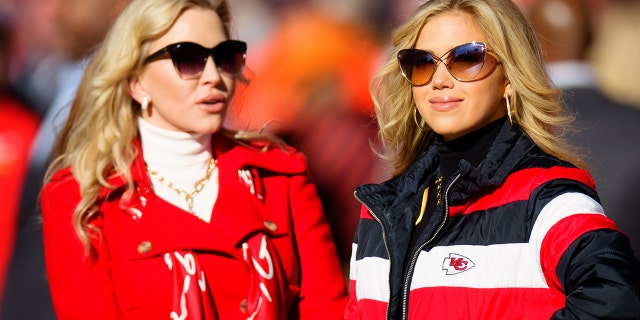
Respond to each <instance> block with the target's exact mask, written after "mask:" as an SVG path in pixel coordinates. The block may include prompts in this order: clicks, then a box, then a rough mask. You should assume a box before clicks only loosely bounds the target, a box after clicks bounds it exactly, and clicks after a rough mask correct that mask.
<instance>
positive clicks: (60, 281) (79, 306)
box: [41, 175, 122, 320]
mask: <svg viewBox="0 0 640 320" xmlns="http://www.w3.org/2000/svg"><path fill="white" fill-rule="evenodd" d="M69 176H70V175H68V176H67V177H69ZM79 201H80V193H79V187H78V184H77V183H76V182H75V181H73V179H70V178H66V179H64V180H58V181H52V182H49V183H48V184H47V185H45V187H44V188H43V191H42V194H41V205H42V218H43V237H44V253H45V264H46V270H47V277H48V281H49V287H50V290H51V299H52V302H53V306H54V310H55V313H56V315H57V317H58V318H59V319H65V320H74V319H78V320H80V319H87V318H91V319H121V318H122V316H121V314H120V312H119V309H118V307H117V303H116V299H115V295H114V290H113V286H112V282H111V279H110V275H109V274H110V271H109V270H110V262H109V258H108V253H107V250H106V248H107V246H106V241H107V239H102V241H101V242H99V243H98V242H96V243H95V245H96V251H97V255H96V257H97V258H95V259H93V260H92V259H90V257H89V256H88V255H87V254H85V248H84V246H83V244H82V242H81V241H80V239H79V237H78V236H77V235H76V232H75V229H74V228H73V223H72V217H73V212H74V209H75V207H76V206H77V204H78V202H79Z"/></svg>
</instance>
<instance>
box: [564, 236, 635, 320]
mask: <svg viewBox="0 0 640 320" xmlns="http://www.w3.org/2000/svg"><path fill="white" fill-rule="evenodd" d="M638 271H640V262H638V260H637V259H636V258H635V256H634V253H633V250H632V249H631V246H630V244H629V239H628V238H627V237H626V236H625V235H624V234H622V233H620V232H619V231H616V230H611V229H600V230H595V231H591V232H588V233H586V234H584V235H582V236H581V237H579V238H578V239H577V240H576V241H574V242H573V243H572V244H571V245H570V246H569V248H568V249H567V250H566V251H565V252H564V253H563V254H562V257H561V258H560V261H559V263H558V266H557V268H556V273H557V275H558V279H559V281H560V283H561V284H562V287H563V289H564V292H565V295H566V306H565V308H563V309H560V310H558V311H557V312H556V313H555V314H554V315H553V317H552V319H581V320H584V319H639V318H640V273H638Z"/></svg>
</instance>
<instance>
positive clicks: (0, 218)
mask: <svg viewBox="0 0 640 320" xmlns="http://www.w3.org/2000/svg"><path fill="white" fill-rule="evenodd" d="M9 23H10V22H9V21H5V20H0V188H1V189H2V192H0V299H1V298H2V296H3V292H4V283H5V277H6V270H7V267H8V265H9V261H10V259H11V255H12V251H13V245H14V241H15V234H16V224H17V221H18V214H19V207H20V193H21V192H22V187H23V183H24V179H25V176H26V173H27V167H28V164H29V158H28V156H29V147H30V145H31V142H32V140H33V138H34V137H35V133H36V130H37V128H38V124H39V121H40V119H39V118H38V116H37V113H36V112H34V111H33V110H31V109H30V108H29V107H28V106H27V105H26V104H24V103H23V102H22V101H20V100H19V99H18V97H17V95H16V94H15V93H14V92H13V91H12V89H11V86H10V83H9V51H10V50H9V48H10V39H11V36H12V28H11V25H10V24H9ZM0 309H2V305H0Z"/></svg>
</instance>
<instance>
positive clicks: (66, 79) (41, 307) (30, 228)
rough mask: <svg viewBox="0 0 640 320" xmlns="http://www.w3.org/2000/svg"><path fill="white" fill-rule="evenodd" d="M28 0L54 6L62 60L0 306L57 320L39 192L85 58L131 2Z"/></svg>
mask: <svg viewBox="0 0 640 320" xmlns="http://www.w3.org/2000/svg"><path fill="white" fill-rule="evenodd" d="M28 1H39V2H41V1H47V6H51V7H50V8H49V9H48V10H51V11H52V12H51V13H50V14H52V15H53V19H54V22H55V23H54V26H55V31H54V32H52V34H53V35H54V36H55V39H52V40H50V41H53V44H52V46H53V47H54V48H55V50H56V52H57V54H59V55H60V56H62V57H63V59H64V60H62V61H61V62H60V63H59V66H58V67H57V73H56V78H55V81H54V83H55V86H56V90H55V94H54V96H53V97H52V98H51V101H50V102H49V104H48V105H47V107H46V108H44V118H43V120H42V122H41V125H40V127H39V129H38V133H37V136H36V138H35V140H34V142H33V143H32V145H31V147H30V148H31V149H30V158H29V169H28V173H27V178H26V181H25V184H24V188H23V190H22V194H21V202H20V216H19V221H18V229H17V237H16V243H15V248H14V250H13V257H12V261H11V265H10V268H9V270H8V277H7V281H6V288H5V295H4V297H3V302H2V306H3V308H2V314H1V317H0V318H2V319H50V318H52V317H53V310H52V306H51V301H50V296H49V290H48V286H47V281H46V277H45V269H44V257H43V245H42V233H41V227H40V222H39V215H40V212H39V210H38V208H37V203H38V193H39V191H40V188H41V187H42V183H43V177H44V173H45V170H46V168H47V166H48V165H49V160H50V152H51V149H52V147H53V144H54V141H55V139H56V137H57V136H58V134H59V133H60V130H61V129H62V126H63V124H64V122H65V121H66V119H67V115H68V112H69V109H70V107H71V102H72V100H73V97H74V95H75V92H76V89H77V86H78V84H79V82H80V79H81V78H82V75H83V73H84V68H85V65H86V63H87V57H89V56H90V55H91V53H92V51H93V50H94V47H95V46H96V45H97V44H98V43H100V42H101V41H102V39H103V38H104V36H105V34H106V32H107V30H108V28H109V27H110V25H111V23H112V21H113V20H114V19H115V17H116V16H117V15H118V14H119V13H120V11H121V10H122V9H123V8H124V6H125V5H126V4H127V3H129V0H28ZM52 2H53V3H52ZM53 35H52V36H53ZM32 36H33V35H32ZM36 36H37V35H36ZM32 90H35V89H32ZM33 94H34V95H35V94H37V92H34V93H33Z"/></svg>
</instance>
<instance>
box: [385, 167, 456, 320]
mask: <svg viewBox="0 0 640 320" xmlns="http://www.w3.org/2000/svg"><path fill="white" fill-rule="evenodd" d="M460 176H461V174H458V175H457V176H456V177H455V178H454V179H453V181H452V182H451V183H450V184H449V185H448V186H447V189H446V190H445V192H444V208H445V209H444V218H443V219H442V222H441V223H440V225H439V226H438V228H437V229H436V231H435V232H434V233H433V235H432V236H431V238H429V239H428V240H427V241H426V242H425V243H423V244H422V245H420V247H418V250H416V251H414V253H413V256H412V258H411V263H410V264H409V269H408V270H407V274H406V276H405V280H404V287H403V288H402V320H407V318H408V317H409V313H408V310H407V308H408V306H409V286H410V282H411V278H413V276H412V275H413V269H414V268H415V266H416V262H417V261H418V256H419V255H420V252H421V251H422V249H423V248H424V247H426V246H427V245H428V244H429V243H431V242H432V241H433V240H434V239H435V238H436V237H437V236H438V234H440V231H442V229H443V228H444V225H445V224H446V223H447V218H448V217H449V190H451V187H452V186H453V185H454V184H456V182H458V180H459V179H460ZM383 230H384V229H383ZM385 245H386V243H385ZM387 251H389V249H388V248H387ZM389 256H391V255H389ZM387 308H388V304H387ZM387 317H388V312H387Z"/></svg>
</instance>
